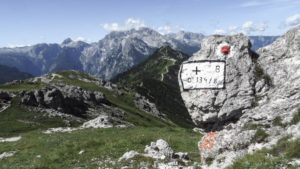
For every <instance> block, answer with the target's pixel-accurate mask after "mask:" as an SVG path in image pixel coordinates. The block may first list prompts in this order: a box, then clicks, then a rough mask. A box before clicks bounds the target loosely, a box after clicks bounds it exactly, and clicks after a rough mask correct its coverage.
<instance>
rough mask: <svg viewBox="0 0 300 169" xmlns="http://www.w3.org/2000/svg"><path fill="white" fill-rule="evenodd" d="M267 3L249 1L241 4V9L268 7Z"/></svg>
mask: <svg viewBox="0 0 300 169" xmlns="http://www.w3.org/2000/svg"><path fill="white" fill-rule="evenodd" d="M266 4H267V3H266V2H263V1H249V2H245V3H242V4H241V7H255V6H261V5H266Z"/></svg>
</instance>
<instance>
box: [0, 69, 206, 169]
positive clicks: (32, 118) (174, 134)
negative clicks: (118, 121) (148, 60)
mask: <svg viewBox="0 0 300 169" xmlns="http://www.w3.org/2000/svg"><path fill="white" fill-rule="evenodd" d="M166 77H167V76H166ZM34 79H35V80H24V81H21V82H18V83H13V84H6V85H0V91H8V92H10V93H15V94H18V93H19V92H21V91H34V90H36V89H41V88H45V87H47V86H49V85H51V84H63V85H67V84H68V85H74V86H78V87H80V88H82V89H83V90H89V91H100V92H102V93H103V94H104V95H105V97H106V98H107V99H108V100H109V102H111V104H112V105H111V106H115V107H118V108H120V109H122V110H123V111H124V112H125V119H126V121H128V122H130V123H132V124H134V125H135V126H134V127H129V128H108V129H105V128H97V129H93V128H87V129H82V130H78V131H73V132H71V133H59V132H58V133H52V134H45V133H43V132H44V131H45V130H46V129H48V128H53V127H67V126H68V127H76V126H79V125H81V124H82V122H81V121H76V120H74V121H72V120H71V121H70V123H68V124H66V123H65V119H62V118H59V117H47V116H44V113H43V112H38V111H32V110H30V109H27V108H26V107H24V106H22V105H21V104H19V103H20V98H18V97H17V96H16V97H14V98H13V99H12V101H11V106H10V107H9V108H7V109H6V110H4V111H2V112H0V138H1V137H12V136H20V137H21V139H20V140H19V141H16V142H4V143H0V154H1V153H4V152H15V154H14V155H13V156H12V157H7V158H4V159H2V160H1V163H0V168H7V169H10V168H21V169H23V168H24V169H27V168H121V167H122V166H124V165H127V163H126V162H119V161H118V159H119V158H120V157H121V156H122V155H123V154H124V153H125V152H127V151H129V150H137V151H140V152H142V151H143V149H144V148H145V145H147V144H150V142H152V141H155V140H157V139H160V138H162V139H164V140H166V141H167V142H168V143H169V144H170V145H171V146H172V147H174V150H176V151H184V152H188V153H189V154H190V158H191V160H192V162H199V159H200V157H199V153H198V150H197V142H198V141H199V139H200V137H201V134H199V133H195V132H193V131H192V130H190V129H186V128H182V127H179V126H178V125H177V124H175V123H173V122H171V121H169V120H167V119H166V120H163V119H160V118H157V117H155V116H153V115H151V114H149V113H146V112H143V111H141V110H139V109H138V108H136V107H135V105H134V103H133V98H134V92H133V91H127V90H125V89H122V87H117V88H113V89H110V88H107V87H106V86H105V85H103V83H102V82H101V81H99V80H98V79H95V78H93V77H91V76H88V75H86V74H83V73H80V72H76V71H64V72H59V73H53V74H49V75H47V76H44V77H42V78H40V79H39V78H34ZM49 80H50V81H49ZM168 87H169V86H168ZM120 92H121V93H122V94H121V95H120V94H119V93H120ZM0 101H1V100H0ZM0 108H1V107H0ZM0 111H1V110H0ZM84 120H86V119H83V121H84ZM133 138H134V139H133ZM79 152H83V154H80V153H79ZM144 161H146V162H149V163H150V164H151V165H153V164H154V161H153V160H152V159H150V158H138V159H135V160H134V161H133V162H131V163H132V165H134V166H137V168H140V167H141V166H140V164H142V163H143V162H144ZM112 162H113V163H112Z"/></svg>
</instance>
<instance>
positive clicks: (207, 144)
mask: <svg viewBox="0 0 300 169" xmlns="http://www.w3.org/2000/svg"><path fill="white" fill-rule="evenodd" d="M216 136H217V132H209V133H207V134H206V135H205V136H204V137H203V139H202V141H201V143H200V145H199V150H200V151H203V150H211V149H212V148H213V146H214V145H215V141H216Z"/></svg>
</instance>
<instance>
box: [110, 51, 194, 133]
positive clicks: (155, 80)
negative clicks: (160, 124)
mask: <svg viewBox="0 0 300 169" xmlns="http://www.w3.org/2000/svg"><path fill="white" fill-rule="evenodd" d="M188 57H189V56H188V55H186V54H184V53H181V52H178V51H175V50H173V49H172V48H170V47H168V46H166V47H162V48H160V49H158V50H157V51H156V52H155V53H154V54H153V55H152V56H150V57H149V59H147V60H146V61H144V62H143V63H141V64H139V65H137V66H136V67H134V68H132V69H130V70H128V71H127V72H124V73H122V74H120V75H118V76H117V77H116V78H114V79H113V82H116V83H117V84H118V85H121V86H127V87H129V88H131V89H134V90H135V91H137V92H138V93H140V94H141V95H143V96H145V97H146V98H148V99H149V100H150V101H151V102H153V103H155V105H156V106H157V108H158V110H159V111H160V112H162V113H164V114H166V115H167V117H168V118H169V119H170V120H172V121H173V122H174V123H176V124H179V125H180V126H182V127H193V122H192V120H191V118H190V116H189V114H188V112H187V110H186V108H185V106H184V103H183V101H182V99H181V96H180V91H179V86H178V77H177V75H178V71H179V68H180V64H181V63H182V62H183V61H184V60H186V59H187V58H188Z"/></svg>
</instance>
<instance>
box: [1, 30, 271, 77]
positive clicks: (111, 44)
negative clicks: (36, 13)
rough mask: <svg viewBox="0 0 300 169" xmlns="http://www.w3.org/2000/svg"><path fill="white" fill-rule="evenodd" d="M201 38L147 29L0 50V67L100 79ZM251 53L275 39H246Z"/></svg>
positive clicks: (188, 49) (190, 46)
mask: <svg viewBox="0 0 300 169" xmlns="http://www.w3.org/2000/svg"><path fill="white" fill-rule="evenodd" d="M203 38H204V35H203V34H200V33H191V32H184V31H181V32H178V33H172V34H167V35H162V34H160V33H158V32H156V31H154V30H152V29H149V28H140V29H138V30H136V29H132V30H128V31H118V32H111V33H109V34H108V35H106V36H105V37H104V38H103V39H101V40H100V41H98V42H96V43H90V44H89V43H86V42H82V41H73V40H72V39H70V38H68V39H66V40H64V41H63V42H62V43H61V44H45V43H41V44H36V45H33V46H26V47H18V48H0V65H6V66H10V67H16V68H17V69H19V70H20V71H22V72H26V73H29V74H32V75H34V76H38V75H42V74H45V73H50V72H55V71H61V70H70V69H72V70H78V71H83V72H86V73H89V74H90V75H94V76H96V77H99V78H102V79H106V80H107V79H111V78H113V77H115V76H116V75H118V74H119V73H122V72H125V71H126V70H128V69H129V68H131V67H133V66H135V65H137V64H139V63H141V62H143V61H144V60H146V59H147V58H148V57H149V56H150V55H151V54H153V52H154V51H155V50H156V49H158V48H160V47H162V46H170V47H172V48H173V49H175V50H178V51H181V52H183V53H186V54H188V55H191V54H193V53H194V52H196V51H198V50H199V49H200V47H201V45H200V43H201V40H202V39H203ZM250 38H251V41H252V43H253V44H254V45H253V49H257V48H259V47H263V46H265V45H267V44H269V43H271V42H273V41H274V39H276V37H263V38H261V37H250Z"/></svg>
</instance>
